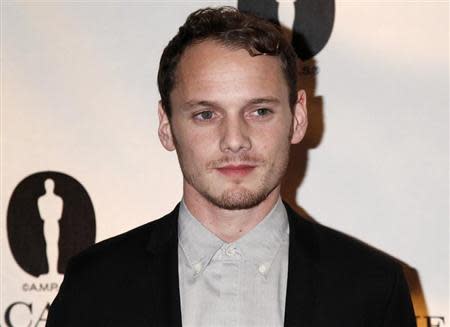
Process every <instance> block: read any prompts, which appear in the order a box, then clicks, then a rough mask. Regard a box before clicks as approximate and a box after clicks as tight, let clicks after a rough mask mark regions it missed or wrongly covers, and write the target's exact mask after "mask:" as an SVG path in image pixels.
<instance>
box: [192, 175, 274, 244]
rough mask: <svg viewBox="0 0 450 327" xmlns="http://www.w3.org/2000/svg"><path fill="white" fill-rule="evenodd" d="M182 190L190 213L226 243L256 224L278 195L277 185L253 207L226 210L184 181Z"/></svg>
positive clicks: (242, 234)
mask: <svg viewBox="0 0 450 327" xmlns="http://www.w3.org/2000/svg"><path fill="white" fill-rule="evenodd" d="M183 190H184V192H183V200H184V203H185V205H186V207H187V208H188V209H189V211H190V212H191V214H192V215H193V216H194V217H195V218H196V219H197V220H198V221H199V222H200V223H201V224H202V225H203V226H205V228H206V229H208V230H209V231H210V232H211V233H213V234H215V235H216V236H217V237H219V238H220V239H221V240H222V241H225V242H228V243H230V242H234V241H236V240H238V239H239V238H241V237H242V236H244V235H245V234H247V233H248V232H249V231H250V230H252V229H253V228H254V227H255V226H256V225H258V224H259V223H260V222H261V221H262V220H263V219H264V217H265V216H266V215H267V214H268V213H269V212H270V210H272V208H273V207H274V206H275V204H276V203H277V201H278V198H279V197H280V186H279V185H278V186H277V187H276V188H275V189H274V190H273V191H272V192H270V194H269V195H268V196H267V198H266V199H264V200H263V201H262V202H261V203H259V204H258V205H257V206H255V207H253V208H250V209H241V210H227V209H222V208H219V207H217V206H215V205H214V204H212V203H211V202H209V201H208V200H207V199H205V198H204V197H203V196H202V195H201V194H199V193H198V192H197V191H196V190H195V189H194V188H193V187H192V186H191V185H189V184H188V183H186V182H184V187H183Z"/></svg>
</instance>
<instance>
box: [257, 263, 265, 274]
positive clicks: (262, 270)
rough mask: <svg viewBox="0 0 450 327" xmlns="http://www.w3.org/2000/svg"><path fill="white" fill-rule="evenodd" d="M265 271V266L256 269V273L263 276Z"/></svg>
mask: <svg viewBox="0 0 450 327" xmlns="http://www.w3.org/2000/svg"><path fill="white" fill-rule="evenodd" d="M266 270H267V268H266V266H265V265H261V266H259V268H258V271H259V272H260V273H261V274H264V273H265V272H266Z"/></svg>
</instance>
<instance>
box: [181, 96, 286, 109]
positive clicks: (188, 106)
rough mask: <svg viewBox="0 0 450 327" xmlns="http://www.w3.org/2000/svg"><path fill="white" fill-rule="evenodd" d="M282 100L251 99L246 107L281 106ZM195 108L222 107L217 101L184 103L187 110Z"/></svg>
mask: <svg viewBox="0 0 450 327" xmlns="http://www.w3.org/2000/svg"><path fill="white" fill-rule="evenodd" d="M279 103H280V100H279V99H278V98H276V97H272V96H268V97H262V98H255V99H250V100H249V101H248V102H247V103H246V104H245V106H249V105H258V104H279ZM194 107H208V108H217V107H220V105H219V104H218V103H217V102H215V101H207V100H200V101H197V100H190V101H187V102H185V103H184V105H183V108H184V109H185V110H189V109H192V108H194Z"/></svg>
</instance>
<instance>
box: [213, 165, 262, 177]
mask: <svg viewBox="0 0 450 327" xmlns="http://www.w3.org/2000/svg"><path fill="white" fill-rule="evenodd" d="M255 168H256V166H252V165H227V166H223V167H218V168H216V170H217V171H218V172H219V173H221V174H223V175H225V176H232V177H243V176H246V175H248V174H250V173H251V172H252V171H253V170H254V169H255Z"/></svg>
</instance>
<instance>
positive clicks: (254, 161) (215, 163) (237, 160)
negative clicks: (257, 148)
mask: <svg viewBox="0 0 450 327" xmlns="http://www.w3.org/2000/svg"><path fill="white" fill-rule="evenodd" d="M264 162H265V161H264V159H263V158H261V157H259V156H255V155H249V154H246V153H244V154H240V155H238V156H225V157H222V158H219V159H216V160H212V161H210V162H208V164H207V167H208V168H213V169H214V168H220V167H223V166H226V165H229V164H233V165H236V166H237V165H250V166H256V165H260V164H263V163H264Z"/></svg>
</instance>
